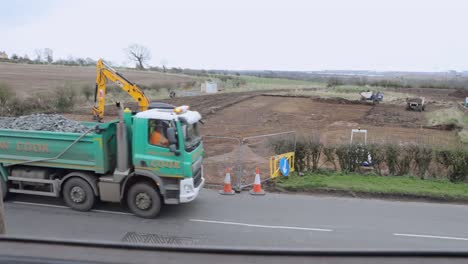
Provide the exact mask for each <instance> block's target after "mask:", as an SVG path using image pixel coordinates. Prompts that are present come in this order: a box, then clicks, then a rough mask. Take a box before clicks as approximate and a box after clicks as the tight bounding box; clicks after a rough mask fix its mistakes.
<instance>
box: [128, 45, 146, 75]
mask: <svg viewBox="0 0 468 264" xmlns="http://www.w3.org/2000/svg"><path fill="white" fill-rule="evenodd" d="M125 52H126V53H127V56H128V58H129V59H130V60H132V61H134V62H135V63H136V68H137V69H140V70H143V69H144V68H145V66H144V65H145V64H146V62H147V61H148V60H150V59H151V52H150V50H149V49H148V48H147V47H145V46H142V45H139V44H132V45H130V46H128V48H126V49H125Z"/></svg>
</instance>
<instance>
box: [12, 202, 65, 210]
mask: <svg viewBox="0 0 468 264" xmlns="http://www.w3.org/2000/svg"><path fill="white" fill-rule="evenodd" d="M11 203H14V204H25V205H35V206H44V207H55V208H67V209H68V207H66V206H63V205H53V204H42V203H28V202H20V201H13V202H11Z"/></svg>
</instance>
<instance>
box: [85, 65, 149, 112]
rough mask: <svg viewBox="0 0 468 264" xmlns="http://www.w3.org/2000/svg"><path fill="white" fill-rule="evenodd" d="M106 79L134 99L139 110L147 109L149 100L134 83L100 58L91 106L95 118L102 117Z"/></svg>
mask: <svg viewBox="0 0 468 264" xmlns="http://www.w3.org/2000/svg"><path fill="white" fill-rule="evenodd" d="M107 80H109V81H112V82H113V83H115V84H117V85H118V86H119V87H120V88H122V89H123V90H124V91H126V92H127V93H128V94H129V95H130V96H131V97H132V98H133V99H134V100H135V101H137V102H138V106H139V107H140V111H145V110H148V107H149V104H150V101H149V99H148V98H147V97H146V95H145V94H144V93H143V91H142V90H140V88H138V86H137V85H136V84H134V83H132V82H131V81H129V80H128V79H127V78H125V77H124V76H122V75H121V74H120V73H118V72H117V71H116V70H114V69H113V68H112V67H110V66H109V65H107V64H106V63H105V62H104V61H103V60H102V59H99V60H98V62H97V64H96V90H95V93H94V107H93V115H94V118H95V119H96V120H99V121H100V120H102V119H103V118H104V107H105V104H106V86H107Z"/></svg>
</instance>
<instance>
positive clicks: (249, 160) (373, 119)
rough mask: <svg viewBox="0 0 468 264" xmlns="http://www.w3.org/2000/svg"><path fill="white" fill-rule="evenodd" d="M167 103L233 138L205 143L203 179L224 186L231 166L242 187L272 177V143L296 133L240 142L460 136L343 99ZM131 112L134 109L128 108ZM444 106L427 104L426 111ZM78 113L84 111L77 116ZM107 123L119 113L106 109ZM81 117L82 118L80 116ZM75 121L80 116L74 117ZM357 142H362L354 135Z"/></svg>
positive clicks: (398, 111)
mask: <svg viewBox="0 0 468 264" xmlns="http://www.w3.org/2000/svg"><path fill="white" fill-rule="evenodd" d="M428 90H429V92H428V93H426V94H425V96H428V97H435V98H437V97H441V98H442V97H443V98H445V99H450V96H449V95H448V93H450V92H453V91H444V92H445V93H444V94H442V91H440V90H434V93H433V94H431V93H430V91H431V89H428ZM165 102H168V103H171V104H174V105H184V104H186V105H190V107H191V109H193V110H196V111H199V112H200V113H201V114H202V116H203V119H204V122H205V124H204V125H203V126H202V127H201V131H202V134H203V135H204V136H210V135H211V136H223V137H231V138H230V139H219V138H211V137H207V138H205V140H204V142H205V149H206V157H207V158H206V161H205V174H206V177H207V181H208V183H212V184H220V183H222V181H223V177H224V172H225V168H226V167H233V172H232V176H233V180H234V181H235V182H237V181H238V175H243V179H242V183H243V184H249V183H251V181H253V175H254V174H253V172H254V170H255V167H260V169H261V171H262V178H265V177H267V176H268V174H269V170H270V168H269V159H270V157H271V156H272V155H273V154H274V153H273V151H272V149H271V142H272V141H274V140H277V139H281V138H282V139H288V138H289V139H291V138H292V134H287V135H281V136H272V137H264V138H260V139H251V140H246V141H245V142H244V145H243V147H242V149H241V148H240V147H239V141H238V140H239V139H242V138H245V137H250V136H258V135H265V134H271V133H278V132H284V131H291V130H294V131H296V132H297V134H301V135H308V136H314V137H317V138H320V140H321V141H322V142H323V143H325V144H339V143H348V142H350V134H351V129H358V128H360V129H362V130H367V131H368V134H367V136H368V137H367V141H368V142H369V143H373V142H375V143H399V144H405V143H416V144H428V145H433V146H441V147H445V146H454V145H457V144H458V138H457V135H456V131H450V130H446V129H445V128H442V129H441V128H430V127H427V120H426V118H425V114H424V112H422V113H421V112H412V111H407V110H406V109H405V107H404V105H394V104H385V103H382V104H379V105H375V106H374V105H371V104H363V103H360V102H355V101H347V100H344V99H321V98H315V97H287V96H269V95H265V92H264V91H263V92H243V93H220V94H215V95H203V96H194V97H181V98H174V99H170V100H165ZM130 106H132V108H134V107H135V105H130ZM440 107H442V106H441V105H438V104H431V103H430V104H429V105H428V106H427V109H428V110H427V111H434V110H436V109H440ZM79 112H80V111H79ZM106 113H107V118H114V117H115V115H116V113H117V111H116V109H115V108H113V107H108V109H106ZM80 114H83V113H81V112H80ZM73 117H74V118H76V117H77V116H73ZM355 139H356V140H361V141H362V140H364V138H363V137H362V135H361V136H359V135H356V137H355Z"/></svg>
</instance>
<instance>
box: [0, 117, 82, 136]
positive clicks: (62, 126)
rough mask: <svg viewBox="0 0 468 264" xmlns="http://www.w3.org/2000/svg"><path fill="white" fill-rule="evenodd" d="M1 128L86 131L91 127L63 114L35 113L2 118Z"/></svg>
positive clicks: (0, 119)
mask: <svg viewBox="0 0 468 264" xmlns="http://www.w3.org/2000/svg"><path fill="white" fill-rule="evenodd" d="M0 129H18V130H38V131H52V132H71V133H84V132H86V131H88V130H89V127H86V126H84V125H82V124H81V123H80V122H78V121H74V120H70V119H66V118H65V117H63V116H61V115H50V114H33V115H26V116H19V117H3V118H0Z"/></svg>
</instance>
